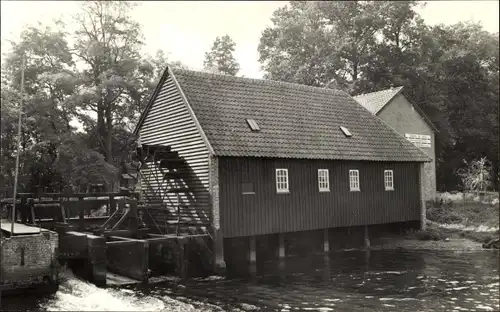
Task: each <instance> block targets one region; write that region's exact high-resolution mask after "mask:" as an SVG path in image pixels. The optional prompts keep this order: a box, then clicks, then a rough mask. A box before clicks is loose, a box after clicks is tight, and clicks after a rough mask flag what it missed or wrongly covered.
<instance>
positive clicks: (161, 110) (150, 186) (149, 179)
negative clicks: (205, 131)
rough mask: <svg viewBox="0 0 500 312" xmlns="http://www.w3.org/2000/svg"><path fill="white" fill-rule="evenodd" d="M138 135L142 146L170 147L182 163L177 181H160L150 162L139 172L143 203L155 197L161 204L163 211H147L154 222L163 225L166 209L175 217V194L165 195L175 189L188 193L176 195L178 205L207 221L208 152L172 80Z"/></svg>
mask: <svg viewBox="0 0 500 312" xmlns="http://www.w3.org/2000/svg"><path fill="white" fill-rule="evenodd" d="M139 133H140V137H141V142H142V143H143V144H151V145H165V146H170V147H171V150H172V151H176V152H178V155H179V157H180V158H181V159H184V160H185V163H184V164H180V165H178V167H177V168H176V169H177V170H178V171H179V172H181V175H180V176H181V178H180V180H179V179H175V180H172V179H170V180H163V174H161V171H160V169H159V168H158V167H157V166H155V165H154V164H153V163H152V162H151V163H147V167H149V168H142V169H141V175H142V179H141V188H142V189H143V194H144V197H145V200H147V199H148V198H151V199H153V198H156V199H163V202H164V205H163V207H162V208H160V209H158V206H161V205H156V206H155V208H151V209H150V213H151V214H152V215H153V217H154V218H155V221H156V222H157V223H158V224H159V225H163V224H164V222H165V221H166V217H167V213H166V210H167V209H168V210H169V211H170V217H172V216H175V214H176V208H175V207H176V204H177V200H176V196H177V195H176V194H167V193H166V189H168V188H172V187H174V186H178V187H188V188H189V189H190V192H189V193H187V194H184V193H181V194H180V196H179V197H180V202H181V204H186V205H189V208H188V209H187V213H189V214H191V215H193V216H195V217H197V218H199V219H201V220H204V221H206V220H210V215H211V213H210V203H209V161H208V159H209V158H208V157H209V151H208V149H207V147H206V145H205V142H204V141H203V139H202V136H201V134H200V132H199V131H198V129H197V127H196V124H195V121H194V119H193V117H192V116H191V114H190V113H189V110H188V107H187V105H186V103H184V101H183V99H182V97H181V95H180V92H179V90H178V88H177V86H176V84H175V82H174V80H173V79H172V77H167V79H166V80H165V82H164V84H163V86H162V87H161V89H160V90H159V92H158V95H157V97H156V99H155V100H154V102H153V104H152V106H151V109H150V110H149V112H148V113H147V116H146V118H145V120H144V123H143V124H142V126H141V128H140V129H139ZM164 171H166V170H165V169H164Z"/></svg>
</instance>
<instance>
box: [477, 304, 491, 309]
mask: <svg viewBox="0 0 500 312" xmlns="http://www.w3.org/2000/svg"><path fill="white" fill-rule="evenodd" d="M476 309H481V310H485V311H493V310H494V309H493V308H492V307H490V306H486V305H482V304H480V305H477V306H476Z"/></svg>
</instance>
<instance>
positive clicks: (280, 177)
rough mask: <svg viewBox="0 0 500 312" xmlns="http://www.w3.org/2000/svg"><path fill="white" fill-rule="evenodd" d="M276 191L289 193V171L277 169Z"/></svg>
mask: <svg viewBox="0 0 500 312" xmlns="http://www.w3.org/2000/svg"><path fill="white" fill-rule="evenodd" d="M276 191H277V192H278V193H288V192H289V190H288V169H276Z"/></svg>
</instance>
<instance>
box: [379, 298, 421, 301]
mask: <svg viewBox="0 0 500 312" xmlns="http://www.w3.org/2000/svg"><path fill="white" fill-rule="evenodd" d="M378 300H380V301H418V299H415V298H379V299H378Z"/></svg>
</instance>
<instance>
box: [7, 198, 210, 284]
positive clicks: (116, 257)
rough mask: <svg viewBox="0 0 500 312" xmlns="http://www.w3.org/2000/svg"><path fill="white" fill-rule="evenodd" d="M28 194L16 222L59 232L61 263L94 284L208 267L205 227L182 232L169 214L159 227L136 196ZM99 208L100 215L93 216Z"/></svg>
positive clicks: (21, 200) (184, 274)
mask: <svg viewBox="0 0 500 312" xmlns="http://www.w3.org/2000/svg"><path fill="white" fill-rule="evenodd" d="M88 195H90V196H88ZM31 196H33V194H27V193H25V194H19V198H18V199H17V204H16V206H17V207H18V208H19V216H18V220H19V219H20V221H21V223H16V224H19V225H22V223H24V224H27V225H30V226H32V227H39V228H44V229H49V230H53V231H55V232H57V233H58V237H59V238H58V240H59V244H58V258H59V260H60V262H61V263H63V264H67V265H68V267H70V268H71V269H73V270H74V271H75V273H76V274H77V275H80V276H82V277H84V278H86V279H88V280H90V281H92V282H93V283H95V284H96V285H99V286H104V285H107V284H110V285H120V284H130V283H133V282H134V283H141V282H142V283H145V282H146V283H147V281H148V279H149V278H150V277H154V276H161V275H165V274H170V275H172V274H173V275H178V276H181V277H188V276H189V275H190V272H192V273H193V272H194V274H195V275H199V274H203V273H204V272H209V271H210V270H211V269H212V267H211V261H210V257H211V248H210V247H209V246H210V245H211V237H210V235H209V234H207V233H206V231H205V233H201V234H200V233H196V232H193V231H191V232H189V228H188V229H187V230H188V232H186V231H183V232H181V230H180V226H181V225H187V226H188V227H189V226H190V223H188V222H187V223H184V224H181V223H182V222H175V221H176V220H179V219H182V217H181V216H172V217H171V218H170V219H176V220H169V221H168V222H167V224H164V225H163V227H160V226H158V224H156V225H155V222H154V219H153V218H152V217H151V216H150V214H149V212H148V209H149V207H148V203H146V202H143V201H138V200H137V199H136V194H133V193H129V192H126V191H125V192H124V191H122V192H119V193H100V194H61V193H51V194H42V195H41V196H39V197H36V198H33V197H31ZM8 202H9V201H3V204H8ZM10 202H12V200H10ZM159 204H160V203H156V204H155V205H153V207H154V208H158V207H159ZM154 208H153V209H154ZM98 210H100V211H102V212H104V213H103V214H104V215H99V216H92V212H95V211H98ZM172 221H173V222H172ZM151 225H152V227H151ZM200 265H201V267H200Z"/></svg>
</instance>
